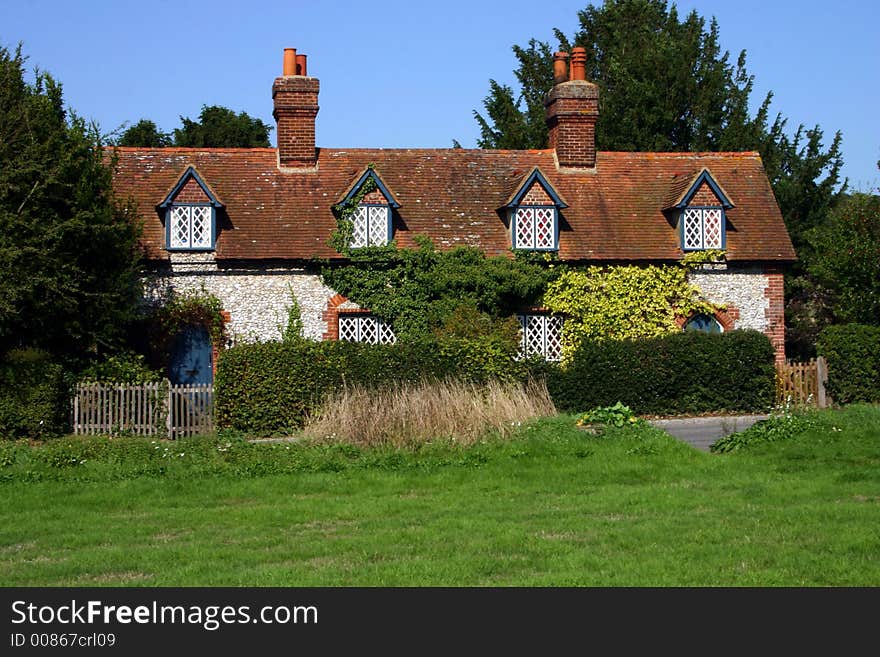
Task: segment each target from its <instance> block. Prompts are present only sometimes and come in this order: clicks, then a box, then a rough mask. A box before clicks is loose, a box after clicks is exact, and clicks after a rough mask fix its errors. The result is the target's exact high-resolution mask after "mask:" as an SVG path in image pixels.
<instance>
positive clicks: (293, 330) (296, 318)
mask: <svg viewBox="0 0 880 657" xmlns="http://www.w3.org/2000/svg"><path fill="white" fill-rule="evenodd" d="M304 339H305V338H304V337H303V323H302V312H301V311H300V308H299V301H297V300H296V295H295V294H294V293H293V290H291V291H290V306H289V307H288V309H287V326H285V327H284V330H283V331H282V332H281V341H282V342H299V341H300V340H304Z"/></svg>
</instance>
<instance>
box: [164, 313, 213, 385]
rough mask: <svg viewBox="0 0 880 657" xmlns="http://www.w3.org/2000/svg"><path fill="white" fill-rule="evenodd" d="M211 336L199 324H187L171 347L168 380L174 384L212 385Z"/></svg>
mask: <svg viewBox="0 0 880 657" xmlns="http://www.w3.org/2000/svg"><path fill="white" fill-rule="evenodd" d="M212 357H213V353H212V349H211V336H210V335H209V334H208V329H206V328H205V327H204V326H202V325H200V324H189V325H187V326H185V327H184V328H183V330H181V332H180V333H178V335H177V337H176V338H175V339H174V343H173V345H172V347H171V359H170V364H169V366H168V378H169V379H171V383H174V384H178V385H179V384H186V383H213V382H214V368H213V361H212Z"/></svg>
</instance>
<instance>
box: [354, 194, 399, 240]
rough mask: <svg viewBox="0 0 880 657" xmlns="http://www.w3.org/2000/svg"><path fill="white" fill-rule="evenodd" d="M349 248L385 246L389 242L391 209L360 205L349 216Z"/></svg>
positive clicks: (384, 206) (386, 206) (385, 206)
mask: <svg viewBox="0 0 880 657" xmlns="http://www.w3.org/2000/svg"><path fill="white" fill-rule="evenodd" d="M351 222H352V234H351V248H353V249H357V248H360V247H363V246H385V245H386V244H388V243H389V242H390V241H391V208H390V207H389V206H388V205H372V204H366V203H361V204H360V205H358V207H357V209H355V211H354V213H353V214H352V215H351Z"/></svg>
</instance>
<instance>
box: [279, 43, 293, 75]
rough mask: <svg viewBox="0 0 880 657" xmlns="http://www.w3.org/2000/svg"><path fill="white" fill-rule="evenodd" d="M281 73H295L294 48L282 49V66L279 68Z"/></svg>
mask: <svg viewBox="0 0 880 657" xmlns="http://www.w3.org/2000/svg"><path fill="white" fill-rule="evenodd" d="M281 71H282V72H281V74H282V75H285V76H287V75H296V48H285V49H284V67H283V68H282V69H281Z"/></svg>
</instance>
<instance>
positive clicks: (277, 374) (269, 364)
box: [214, 337, 527, 434]
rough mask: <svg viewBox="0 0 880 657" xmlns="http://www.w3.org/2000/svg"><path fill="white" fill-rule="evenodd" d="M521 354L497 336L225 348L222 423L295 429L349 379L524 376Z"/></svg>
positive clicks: (220, 370)
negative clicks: (516, 357)
mask: <svg viewBox="0 0 880 657" xmlns="http://www.w3.org/2000/svg"><path fill="white" fill-rule="evenodd" d="M514 355H515V347H514V346H513V345H511V344H509V342H506V341H503V340H500V339H497V338H493V337H487V338H482V339H461V338H448V339H443V340H439V341H431V342H423V343H416V344H412V343H410V344H394V345H367V344H358V343H353V342H341V341H340V342H337V341H326V342H312V341H308V340H302V341H294V342H290V343H281V342H267V343H255V344H241V345H237V346H235V347H232V348H231V349H228V350H226V351H225V352H223V353H222V355H221V357H220V360H219V362H218V364H217V376H216V378H215V381H214V386H215V387H214V390H215V412H216V418H217V423H218V426H221V427H229V428H234V429H238V430H241V431H246V432H248V433H252V434H270V433H275V432H279V431H286V430H289V429H293V428H296V427H299V426H301V425H302V423H303V420H304V419H305V417H306V415H308V414H309V412H311V411H313V410H315V409H316V408H317V407H318V406H319V405H320V404H321V402H322V400H323V399H324V398H325V397H326V395H327V394H329V393H332V392H334V391H336V390H338V389H339V388H340V387H341V386H343V385H344V384H362V385H377V384H378V385H382V384H391V383H396V382H415V381H419V380H421V379H424V378H438V379H439V378H444V377H454V378H458V379H463V380H468V381H477V382H479V381H486V380H488V379H492V378H501V379H510V378H514V377H522V376H524V375H525V374H524V373H525V372H526V370H527V365H526V364H523V363H520V364H517V363H514V362H513V356H514Z"/></svg>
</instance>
